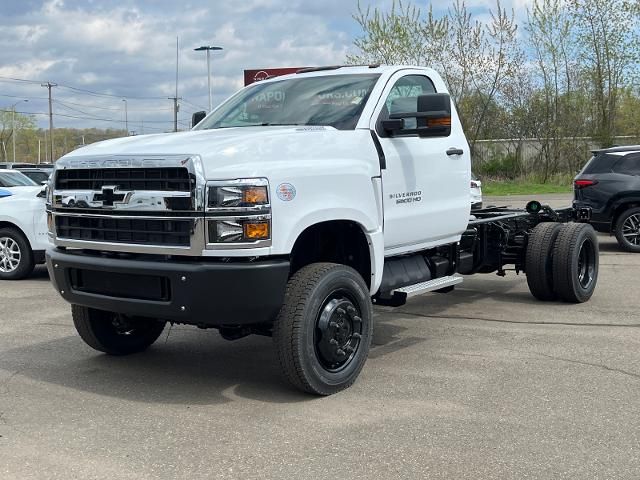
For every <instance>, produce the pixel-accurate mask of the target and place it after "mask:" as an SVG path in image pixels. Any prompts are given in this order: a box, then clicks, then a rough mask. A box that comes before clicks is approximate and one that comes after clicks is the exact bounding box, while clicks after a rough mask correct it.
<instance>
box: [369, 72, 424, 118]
mask: <svg viewBox="0 0 640 480" xmlns="http://www.w3.org/2000/svg"><path fill="white" fill-rule="evenodd" d="M428 93H436V89H435V87H434V86H433V82H432V81H431V80H430V79H429V77H425V76H424V75H407V76H406V77H402V78H401V79H399V80H398V81H397V82H396V83H395V85H394V86H393V88H392V89H391V91H390V92H389V95H388V96H387V98H386V100H385V105H384V107H383V109H382V112H381V113H380V118H379V119H378V122H381V121H382V120H386V119H388V118H389V115H391V114H394V113H409V112H416V111H418V97H419V96H420V95H426V94H428ZM405 126H406V128H416V119H415V118H406V119H405Z"/></svg>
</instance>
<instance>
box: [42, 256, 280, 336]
mask: <svg viewBox="0 0 640 480" xmlns="http://www.w3.org/2000/svg"><path fill="white" fill-rule="evenodd" d="M46 256H47V268H48V270H49V275H50V277H51V280H52V282H53V285H54V287H55V288H56V289H57V290H58V292H59V293H60V294H61V295H62V297H63V298H64V299H65V300H66V301H68V302H69V303H72V304H76V305H83V306H86V307H90V308H96V309H100V310H106V311H111V312H118V313H122V314H127V315H138V316H145V317H152V318H158V319H162V320H168V321H173V322H176V323H187V324H192V325H199V326H207V327H213V326H215V327H219V326H223V325H224V326H227V325H229V326H234V325H249V324H259V323H266V322H271V321H273V319H274V318H275V316H276V315H277V314H278V311H279V309H280V306H281V305H282V301H283V299H284V292H285V288H286V284H287V280H288V276H289V261H287V260H280V259H277V260H262V261H255V262H229V263H223V262H202V261H193V260H175V259H171V260H169V259H167V258H166V257H154V256H146V257H143V258H135V259H129V258H118V257H105V256H101V255H99V254H87V253H80V252H70V251H62V250H59V249H52V250H48V251H47V255H46Z"/></svg>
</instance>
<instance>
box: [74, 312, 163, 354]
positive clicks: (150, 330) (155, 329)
mask: <svg viewBox="0 0 640 480" xmlns="http://www.w3.org/2000/svg"><path fill="white" fill-rule="evenodd" d="M71 314H72V317H73V324H74V325H75V327H76V330H77V331H78V334H80V337H81V338H82V340H84V342H85V343H86V344H87V345H89V346H90V347H92V348H94V349H95V350H98V351H99V352H104V353H108V354H109V355H128V354H131V353H138V352H142V351H144V350H146V349H147V348H149V346H151V344H152V343H153V342H155V341H156V340H157V339H158V337H159V336H160V334H161V333H162V330H164V326H165V324H166V322H165V321H161V320H156V319H153V318H143V317H129V316H126V315H122V314H119V313H114V312H106V311H103V310H96V309H94V308H88V307H82V306H80V305H71Z"/></svg>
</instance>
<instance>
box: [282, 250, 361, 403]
mask: <svg viewBox="0 0 640 480" xmlns="http://www.w3.org/2000/svg"><path fill="white" fill-rule="evenodd" d="M372 317H373V311H372V306H371V298H370V295H369V289H368V288H367V285H366V284H365V282H364V280H363V279H362V277H361V276H360V275H359V274H358V272H356V271H355V270H354V269H352V268H350V267H347V266H345V265H338V264H334V263H314V264H311V265H307V266H306V267H303V268H302V269H300V270H299V271H298V272H296V273H295V274H294V275H293V276H292V277H291V279H290V280H289V283H288V284H287V290H286V293H285V299H284V303H283V305H282V308H281V309H280V313H279V315H278V318H277V319H276V322H275V325H274V330H273V339H274V342H275V346H276V349H277V351H278V358H279V360H280V366H281V368H282V372H283V374H284V376H285V378H286V379H287V380H288V381H289V382H290V383H291V384H292V385H293V386H295V387H296V388H298V389H300V390H302V391H304V392H309V393H313V394H316V395H331V394H333V393H336V392H339V391H340V390H343V389H345V388H348V387H349V386H351V385H352V384H353V383H354V382H355V380H356V378H357V377H358V375H359V374H360V371H361V370H362V367H363V366H364V363H365V361H366V360H367V356H368V354H369V348H370V346H371V338H372V336H373V321H372Z"/></svg>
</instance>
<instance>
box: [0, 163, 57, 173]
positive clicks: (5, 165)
mask: <svg viewBox="0 0 640 480" xmlns="http://www.w3.org/2000/svg"><path fill="white" fill-rule="evenodd" d="M53 167H54V165H53V163H27V162H0V169H1V170H9V169H22V168H39V169H41V170H47V171H49V170H51V171H52V170H53Z"/></svg>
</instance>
